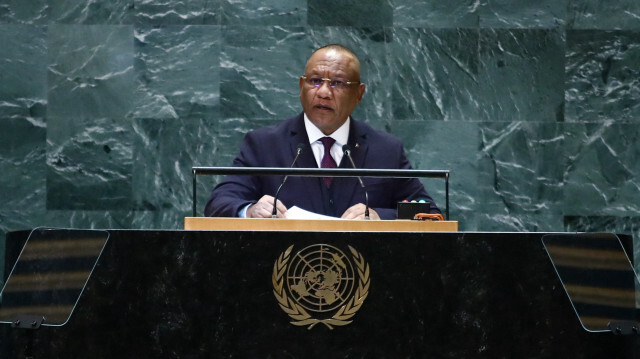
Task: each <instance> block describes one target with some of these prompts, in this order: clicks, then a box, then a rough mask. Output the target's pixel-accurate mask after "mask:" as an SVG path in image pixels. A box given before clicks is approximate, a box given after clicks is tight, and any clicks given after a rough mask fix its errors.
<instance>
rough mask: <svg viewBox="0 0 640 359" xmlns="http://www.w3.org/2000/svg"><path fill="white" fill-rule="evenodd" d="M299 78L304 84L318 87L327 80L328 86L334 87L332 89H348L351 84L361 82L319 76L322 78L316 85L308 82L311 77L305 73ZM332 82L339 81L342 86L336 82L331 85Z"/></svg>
mask: <svg viewBox="0 0 640 359" xmlns="http://www.w3.org/2000/svg"><path fill="white" fill-rule="evenodd" d="M300 78H301V79H303V80H304V81H305V83H306V84H308V85H310V86H313V87H315V88H320V87H322V85H323V84H324V83H325V82H327V83H328V84H329V87H330V88H331V89H334V90H335V89H338V90H348V89H350V88H351V87H350V86H351V85H356V84H360V83H361V82H360V81H340V80H333V79H328V78H325V77H321V78H320V80H322V84H318V85H316V84H312V83H310V82H309V81H310V80H311V78H309V77H307V76H306V75H302V76H300ZM314 79H316V78H314ZM332 82H341V83H342V86H343V87H340V86H339V85H338V84H334V85H331V83H332Z"/></svg>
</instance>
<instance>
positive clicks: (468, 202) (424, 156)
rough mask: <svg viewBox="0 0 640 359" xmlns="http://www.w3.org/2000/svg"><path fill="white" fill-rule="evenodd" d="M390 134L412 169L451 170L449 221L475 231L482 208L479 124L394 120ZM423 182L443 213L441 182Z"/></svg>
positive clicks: (443, 198)
mask: <svg viewBox="0 0 640 359" xmlns="http://www.w3.org/2000/svg"><path fill="white" fill-rule="evenodd" d="M391 132H392V133H393V134H394V135H396V136H398V137H399V138H400V139H401V140H402V141H403V143H404V147H405V151H406V154H407V157H408V158H409V161H410V162H411V165H412V167H413V168H415V169H419V170H449V171H450V177H449V213H450V218H451V219H452V220H456V221H458V222H459V224H460V227H459V229H460V230H461V231H473V230H477V229H478V227H477V226H478V224H477V223H475V217H476V215H477V212H476V210H477V209H478V208H481V202H479V198H478V194H477V193H476V189H477V188H478V178H479V176H478V162H477V161H476V158H477V156H478V148H479V147H480V136H479V133H480V132H479V126H478V123H477V122H457V121H456V122H454V121H451V122H443V121H424V120H422V119H417V120H414V121H409V120H407V121H397V122H394V123H393V124H392V125H391ZM452 144H455V145H452ZM422 182H423V184H424V185H425V188H426V189H427V192H429V194H430V195H431V196H432V197H433V199H434V200H435V201H436V204H437V205H438V207H439V208H440V210H442V211H443V213H444V210H445V206H446V195H445V181H444V179H425V180H422Z"/></svg>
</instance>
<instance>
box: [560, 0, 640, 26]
mask: <svg viewBox="0 0 640 359" xmlns="http://www.w3.org/2000/svg"><path fill="white" fill-rule="evenodd" d="M567 28H569V29H601V30H613V29H619V30H620V29H622V30H630V29H633V30H640V2H638V1H637V0H609V1H601V0H567Z"/></svg>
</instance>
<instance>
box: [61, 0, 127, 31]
mask: <svg viewBox="0 0 640 359" xmlns="http://www.w3.org/2000/svg"><path fill="white" fill-rule="evenodd" d="M134 2H135V0H74V1H49V6H50V16H51V21H52V22H54V23H58V24H85V25H99V24H108V25H114V24H132V23H133V11H134V10H135V6H134Z"/></svg>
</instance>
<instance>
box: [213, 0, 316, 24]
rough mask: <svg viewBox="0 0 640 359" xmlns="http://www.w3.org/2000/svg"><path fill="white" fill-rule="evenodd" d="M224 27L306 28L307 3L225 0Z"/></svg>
mask: <svg viewBox="0 0 640 359" xmlns="http://www.w3.org/2000/svg"><path fill="white" fill-rule="evenodd" d="M221 3H222V4H221V7H222V8H221V19H222V20H221V23H222V25H231V26H234V25H250V26H258V25H277V26H304V25H306V24H307V3H306V1H299V0H223V1H221Z"/></svg>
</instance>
